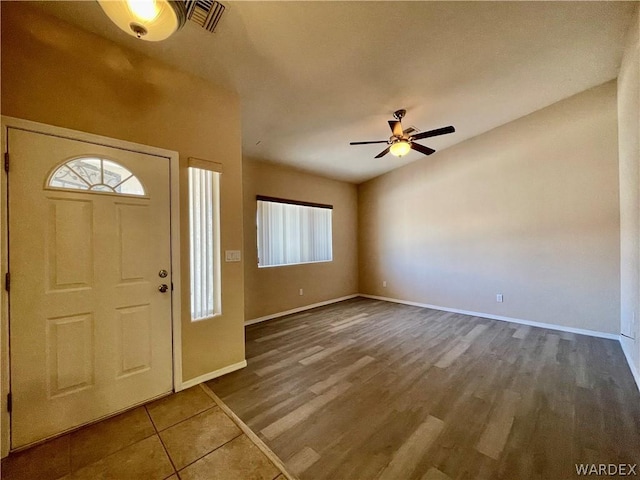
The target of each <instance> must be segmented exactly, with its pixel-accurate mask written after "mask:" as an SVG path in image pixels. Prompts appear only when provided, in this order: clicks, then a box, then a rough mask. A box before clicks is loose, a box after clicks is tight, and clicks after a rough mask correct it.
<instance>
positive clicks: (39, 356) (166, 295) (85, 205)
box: [8, 128, 173, 448]
mask: <svg viewBox="0 0 640 480" xmlns="http://www.w3.org/2000/svg"><path fill="white" fill-rule="evenodd" d="M8 148H9V154H10V159H11V168H10V172H9V176H8V179H9V180H8V185H9V187H8V195H9V270H10V274H11V285H10V291H9V309H10V315H9V328H10V356H11V393H12V401H13V409H12V413H11V446H12V448H17V447H21V446H24V445H28V444H30V443H33V442H36V441H38V440H41V439H43V438H47V437H50V436H53V435H56V434H58V433H61V432H63V431H65V430H69V429H71V428H74V427H77V426H79V425H82V424H85V423H89V422H91V421H94V420H97V419H99V418H101V417H104V416H107V415H110V414H112V413H115V412H117V411H119V410H123V409H125V408H127V407H130V406H133V405H136V404H139V403H142V402H144V401H146V400H149V399H151V398H154V397H157V396H159V395H162V394H164V393H167V392H170V391H171V389H172V380H173V371H172V343H171V342H172V340H171V244H170V203H169V198H170V185H169V159H168V158H163V157H158V156H153V155H147V154H142V153H137V152H132V151H127V150H122V149H118V148H111V147H107V146H104V145H97V144H92V143H88V142H86V141H80V140H74V139H69V138H61V137H56V136H51V135H46V134H42V133H35V132H31V131H26V130H20V129H15V128H9V129H8ZM165 271H166V276H165ZM162 284H165V285H167V289H166V291H164V292H161V291H160V290H159V286H160V285H162Z"/></svg>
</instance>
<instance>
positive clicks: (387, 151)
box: [374, 145, 391, 158]
mask: <svg viewBox="0 0 640 480" xmlns="http://www.w3.org/2000/svg"><path fill="white" fill-rule="evenodd" d="M389 150H391V145H389V146H388V147H387V148H385V149H384V150H383V151H381V152H380V153H379V154H377V155H376V156H375V157H374V158H380V157H384V156H385V155H386V154H387V153H389Z"/></svg>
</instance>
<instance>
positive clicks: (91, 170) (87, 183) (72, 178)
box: [47, 157, 145, 195]
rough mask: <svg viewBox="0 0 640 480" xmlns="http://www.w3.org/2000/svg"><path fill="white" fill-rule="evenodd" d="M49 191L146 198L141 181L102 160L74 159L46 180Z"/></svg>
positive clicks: (127, 171)
mask: <svg viewBox="0 0 640 480" xmlns="http://www.w3.org/2000/svg"><path fill="white" fill-rule="evenodd" d="M47 186H48V187H49V188H62V189H65V190H89V191H92V192H105V193H118V194H121V195H145V191H144V188H143V187H142V183H140V180H138V178H137V177H136V176H135V175H134V174H133V173H131V172H130V171H129V170H128V169H126V168H125V167H123V166H122V165H120V164H118V163H116V162H114V161H112V160H107V159H105V158H95V157H81V158H74V159H73V160H69V161H68V162H65V163H63V164H62V165H60V166H59V167H58V168H56V169H55V170H54V171H53V173H52V174H51V175H50V176H49V181H48V182H47Z"/></svg>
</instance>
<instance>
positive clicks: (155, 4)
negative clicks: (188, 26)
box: [98, 0, 187, 42]
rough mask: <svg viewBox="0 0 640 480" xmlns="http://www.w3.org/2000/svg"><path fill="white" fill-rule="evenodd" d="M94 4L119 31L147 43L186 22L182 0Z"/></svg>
mask: <svg viewBox="0 0 640 480" xmlns="http://www.w3.org/2000/svg"><path fill="white" fill-rule="evenodd" d="M98 4H99V5H100V7H101V8H102V10H103V11H104V13H105V14H106V15H107V16H108V17H109V19H110V20H111V21H112V22H113V23H115V24H116V25H117V26H118V27H119V28H120V29H121V30H122V31H124V32H126V33H128V34H129V35H131V36H133V37H136V38H140V39H142V40H147V41H150V42H159V41H161V40H165V39H167V38H169V37H170V36H171V35H173V34H174V33H175V32H177V31H178V30H180V29H181V28H182V27H183V26H184V24H185V22H186V21H187V11H186V7H185V3H184V1H183V0H177V1H176V0H98Z"/></svg>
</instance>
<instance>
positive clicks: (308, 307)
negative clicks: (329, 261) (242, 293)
mask: <svg viewBox="0 0 640 480" xmlns="http://www.w3.org/2000/svg"><path fill="white" fill-rule="evenodd" d="M361 296H362V295H360V294H357V293H354V294H353V295H347V296H346V297H340V298H332V299H331V300H325V301H324V302H318V303H312V304H311V305H305V306H303V307H298V308H294V309H291V310H287V311H284V312H278V313H272V314H271V315H265V316H264V317H259V318H253V319H251V320H247V321H245V322H244V325H245V327H246V326H248V325H253V324H254V323H260V322H264V321H266V320H271V319H272V318H278V317H284V316H285V315H291V314H292V313H299V312H304V311H305V310H311V309H312V308H316V307H324V306H325V305H329V304H331V303H337V302H342V301H344V300H349V299H351V298H356V297H361Z"/></svg>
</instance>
